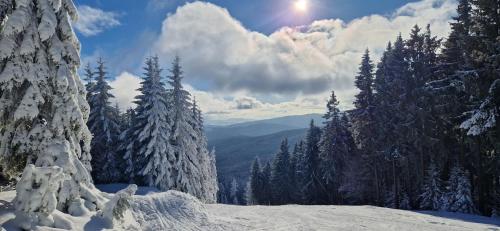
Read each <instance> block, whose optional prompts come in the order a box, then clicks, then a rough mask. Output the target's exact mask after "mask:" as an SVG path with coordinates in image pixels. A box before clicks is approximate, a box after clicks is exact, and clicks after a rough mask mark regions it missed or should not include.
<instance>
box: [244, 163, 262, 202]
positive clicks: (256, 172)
mask: <svg viewBox="0 0 500 231" xmlns="http://www.w3.org/2000/svg"><path fill="white" fill-rule="evenodd" d="M261 171H262V170H261V168H260V160H259V158H258V157H255V160H254V161H253V162H252V167H251V168H250V179H249V180H248V185H247V191H246V193H247V204H249V205H258V204H261V203H262V199H261V197H262V174H261Z"/></svg>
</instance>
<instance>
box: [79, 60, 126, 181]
mask: <svg viewBox="0 0 500 231" xmlns="http://www.w3.org/2000/svg"><path fill="white" fill-rule="evenodd" d="M97 64H98V66H97V72H96V76H97V79H96V82H95V83H93V84H91V88H90V89H88V92H89V93H90V94H89V97H88V98H89V105H90V116H89V121H88V122H87V126H88V127H89V129H90V132H91V133H92V135H93V139H92V143H91V149H90V153H91V155H92V161H91V164H92V176H93V178H94V180H95V182H97V183H111V182H117V181H119V179H120V178H121V176H120V170H119V165H120V164H119V161H120V159H121V158H120V157H119V156H118V153H117V151H116V150H117V147H118V144H119V143H118V141H119V140H118V138H119V135H120V124H119V120H118V119H119V112H118V111H116V109H115V108H113V107H112V106H111V103H110V99H111V98H114V96H113V95H112V94H111V93H110V92H109V91H110V90H111V89H112V88H111V87H110V86H109V84H108V83H107V81H106V74H107V72H106V70H105V66H104V62H103V61H102V59H99V60H98V61H97Z"/></svg>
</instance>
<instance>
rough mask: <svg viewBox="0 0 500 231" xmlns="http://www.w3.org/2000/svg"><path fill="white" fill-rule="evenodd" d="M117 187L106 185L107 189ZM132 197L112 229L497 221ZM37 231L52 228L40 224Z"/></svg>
mask: <svg viewBox="0 0 500 231" xmlns="http://www.w3.org/2000/svg"><path fill="white" fill-rule="evenodd" d="M118 187H119V186H117V185H115V186H111V187H108V189H109V190H112V189H115V188H118ZM146 191H148V192H150V193H144V194H145V195H136V196H134V201H133V203H132V208H131V215H130V216H127V217H126V220H127V222H126V224H125V225H123V226H122V227H121V228H115V229H113V230H179V231H191V230H203V231H225V230H235V231H243V230H273V231H274V230H278V231H279V230H283V231H284V230H286V231H293V230H296V231H306V230H382V231H387V230H398V231H399V230H419V231H420V230H423V231H426V230H429V231H430V230H432V231H434V230H437V231H439V230H443V231H444V230H446V231H448V230H450V231H455V230H457V231H461V230H471V231H472V230H474V231H475V230H490V231H492V230H497V231H500V220H497V219H492V218H486V217H481V216H473V215H465V214H454V213H442V212H410V211H402V210H394V209H387V208H378V207H372V206H299V205H287V206H274V207H269V206H232V205H218V204H216V205H205V204H202V203H201V202H199V201H198V200H197V199H195V198H194V197H192V196H190V195H187V194H184V193H181V192H176V191H168V192H164V193H154V192H153V193H151V189H143V192H146ZM14 194H15V193H14V192H13V191H10V192H1V193H0V225H2V227H4V228H5V229H7V230H15V229H13V228H12V226H9V223H8V221H9V220H11V219H12V218H13V217H14V214H13V207H12V205H11V201H12V199H13V198H14V196H15V195H14ZM94 215H95V214H87V215H86V216H83V217H70V218H69V219H70V220H71V221H72V222H73V224H74V226H75V227H78V228H79V230H105V229H104V228H103V227H104V224H103V222H102V221H101V220H100V219H99V218H97V217H95V216H94ZM0 230H1V229H0ZM39 230H54V229H50V228H45V227H41V228H40V229H39Z"/></svg>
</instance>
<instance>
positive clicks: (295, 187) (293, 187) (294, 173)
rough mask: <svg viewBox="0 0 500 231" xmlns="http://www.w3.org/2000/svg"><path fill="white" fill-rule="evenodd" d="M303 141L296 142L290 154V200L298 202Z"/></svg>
mask: <svg viewBox="0 0 500 231" xmlns="http://www.w3.org/2000/svg"><path fill="white" fill-rule="evenodd" d="M303 150H304V141H300V142H299V143H296V144H295V146H294V148H293V151H292V153H291V155H290V176H289V177H290V192H289V193H290V202H291V203H299V202H300V195H301V194H300V193H301V192H300V190H299V187H300V186H299V184H300V175H299V171H300V168H299V164H300V163H301V160H302V159H303V153H304V151H303Z"/></svg>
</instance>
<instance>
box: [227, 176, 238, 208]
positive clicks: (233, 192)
mask: <svg viewBox="0 0 500 231" xmlns="http://www.w3.org/2000/svg"><path fill="white" fill-rule="evenodd" d="M238 188H239V186H238V181H236V178H233V179H232V180H231V187H230V189H229V196H230V197H229V198H230V202H231V204H233V205H239V204H240V200H239V198H238Z"/></svg>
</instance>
